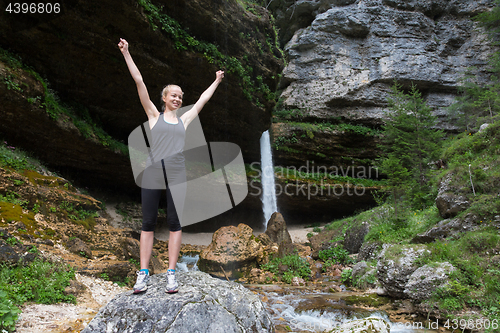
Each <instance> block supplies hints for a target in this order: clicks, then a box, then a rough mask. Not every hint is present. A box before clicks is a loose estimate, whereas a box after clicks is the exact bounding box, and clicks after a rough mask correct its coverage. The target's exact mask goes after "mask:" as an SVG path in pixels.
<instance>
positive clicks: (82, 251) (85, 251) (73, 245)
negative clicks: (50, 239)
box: [66, 237, 92, 259]
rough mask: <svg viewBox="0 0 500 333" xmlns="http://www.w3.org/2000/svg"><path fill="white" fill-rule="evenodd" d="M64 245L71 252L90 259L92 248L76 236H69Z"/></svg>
mask: <svg viewBox="0 0 500 333" xmlns="http://www.w3.org/2000/svg"><path fill="white" fill-rule="evenodd" d="M66 247H67V248H68V251H70V252H72V253H75V254H78V255H81V256H82V257H86V258H89V259H92V250H91V249H90V246H88V245H87V243H85V242H84V241H82V240H81V239H80V238H78V237H73V238H70V239H69V240H68V241H67V242H66Z"/></svg>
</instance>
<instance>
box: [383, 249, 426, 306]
mask: <svg viewBox="0 0 500 333" xmlns="http://www.w3.org/2000/svg"><path fill="white" fill-rule="evenodd" d="M428 253H430V251H429V250H428V249H427V248H426V247H425V246H424V245H388V246H385V247H384V249H383V250H382V252H381V253H380V255H379V257H378V258H379V259H378V262H377V277H378V280H379V282H380V283H381V285H382V288H384V290H385V291H386V292H387V294H388V295H389V296H391V297H396V298H406V297H408V295H407V294H406V293H405V292H404V291H405V289H406V284H407V283H408V280H409V278H410V276H411V274H413V272H415V271H416V270H417V268H418V267H417V266H416V264H415V261H416V260H417V259H418V258H419V257H421V256H422V255H424V254H428Z"/></svg>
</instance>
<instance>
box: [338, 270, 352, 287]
mask: <svg viewBox="0 0 500 333" xmlns="http://www.w3.org/2000/svg"><path fill="white" fill-rule="evenodd" d="M340 281H342V283H344V284H347V285H350V284H351V283H352V268H346V269H344V270H342V273H341V274H340Z"/></svg>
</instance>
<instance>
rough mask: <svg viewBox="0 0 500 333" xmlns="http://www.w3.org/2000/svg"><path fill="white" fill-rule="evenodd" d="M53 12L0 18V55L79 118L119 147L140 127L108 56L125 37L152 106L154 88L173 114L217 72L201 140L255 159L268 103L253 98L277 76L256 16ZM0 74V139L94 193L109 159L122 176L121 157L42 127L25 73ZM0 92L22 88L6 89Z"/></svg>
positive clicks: (253, 12) (118, 68)
mask: <svg viewBox="0 0 500 333" xmlns="http://www.w3.org/2000/svg"><path fill="white" fill-rule="evenodd" d="M60 3H61V10H60V12H59V13H58V14H39V13H34V14H30V13H27V14H22V13H21V14H14V13H10V14H9V13H6V12H2V14H1V15H2V18H1V20H0V47H1V48H3V49H4V50H7V51H8V52H10V54H14V55H17V56H20V57H21V58H22V62H23V63H24V64H26V65H28V66H30V67H31V68H32V69H33V70H34V71H35V72H37V73H39V74H40V76H41V77H43V78H44V79H45V80H46V82H48V83H49V88H50V89H52V90H53V91H55V92H56V94H57V95H58V96H59V98H60V99H61V102H63V103H64V104H67V105H69V106H70V107H71V108H73V109H74V111H75V112H76V113H77V114H79V116H80V117H81V118H82V119H85V120H87V121H90V122H93V123H96V124H99V125H100V126H101V127H102V128H103V129H104V130H105V131H106V132H107V133H109V134H110V135H111V136H113V137H114V138H116V139H118V140H119V141H122V142H124V143H126V142H127V137H128V135H129V133H130V132H131V131H132V130H133V129H134V128H136V127H137V126H138V125H140V124H141V123H143V122H144V121H145V120H146V116H145V114H144V112H143V110H142V107H141V105H140V102H139V98H138V96H137V91H136V88H135V84H134V82H133V80H132V78H131V77H130V74H129V73H128V70H127V67H126V65H125V62H124V61H123V57H122V55H121V53H120V51H119V49H118V47H117V43H118V41H119V38H126V39H127V40H128V42H129V43H130V52H131V54H132V56H133V58H134V60H135V62H136V64H137V65H138V67H139V69H140V70H141V73H142V75H143V78H144V81H145V83H146V85H147V87H148V89H149V93H150V96H151V99H152V100H153V102H154V103H157V106H159V101H160V96H159V95H160V91H161V89H162V88H163V86H164V85H166V84H169V83H175V84H178V85H180V86H181V87H182V88H183V90H184V92H185V98H184V105H189V104H192V103H194V102H196V100H197V99H198V97H199V96H200V94H201V93H202V92H203V91H204V90H205V89H206V88H207V87H208V86H209V85H210V84H211V83H212V81H213V80H214V79H215V72H216V71H217V70H218V69H221V67H223V68H224V69H225V70H226V78H225V79H224V82H223V84H221V85H220V86H219V88H218V90H217V92H216V93H215V95H214V96H213V98H212V100H211V101H210V102H209V103H208V104H207V105H206V107H205V109H204V110H203V112H202V113H201V115H200V118H201V123H202V125H203V128H204V131H205V135H206V138H207V141H231V142H234V143H236V144H238V145H239V146H240V147H241V148H242V150H243V156H244V158H245V159H247V160H248V161H253V160H258V159H259V138H260V135H261V133H262V132H263V131H265V130H266V129H267V128H269V126H270V116H271V109H272V107H273V104H274V102H273V101H272V99H270V98H269V97H268V96H266V89H265V88H266V87H269V89H270V90H274V89H275V88H276V85H277V74H278V73H279V72H280V71H281V69H282V60H281V59H280V53H279V52H278V51H277V49H276V47H275V46H274V45H275V41H274V37H275V33H274V30H273V28H272V25H271V22H270V17H269V15H268V14H267V13H266V12H265V10H264V9H263V8H260V7H249V8H244V7H243V6H242V5H240V4H239V2H237V1H235V0H232V1H225V0H224V1H206V0H197V1H189V2H185V1H153V2H149V1H135V0H126V1H118V0H106V1H97V0H94V1H61V2H60ZM151 5H155V6H156V7H153V6H151ZM165 14H168V16H169V17H168V18H167V17H166V16H165ZM172 19H173V20H172ZM174 20H175V21H174ZM176 22H178V23H176ZM186 36H187V37H186ZM249 68H252V69H253V70H252V71H250V70H249ZM1 69H2V76H3V78H4V82H5V85H3V84H2V95H3V96H5V100H8V101H9V103H4V101H2V107H1V108H0V116H1V118H2V121H1V122H0V131H1V134H2V138H3V139H4V140H7V141H9V143H11V144H14V145H16V146H20V147H23V148H24V149H25V150H28V151H32V152H34V153H35V155H38V156H39V157H40V158H41V159H42V160H44V162H45V163H47V164H48V165H50V166H53V167H57V168H69V169H71V170H72V171H73V173H75V174H76V173H80V172H81V173H82V174H83V175H85V176H84V177H86V178H88V179H89V177H90V178H92V177H94V180H97V181H98V182H99V181H102V180H104V181H108V180H109V177H110V175H109V172H107V171H106V168H112V167H113V166H112V165H109V160H112V161H113V163H114V165H115V166H116V168H115V172H116V173H121V174H122V177H121V176H119V178H118V179H120V180H124V179H126V178H128V177H129V176H130V175H131V173H129V171H127V170H126V169H127V168H129V165H128V162H127V158H126V157H125V158H123V157H122V156H114V155H116V154H117V153H115V152H113V151H110V150H109V149H106V147H96V146H95V145H90V144H88V142H86V141H88V139H86V138H84V137H83V136H82V134H81V133H79V132H78V130H76V129H75V128H69V127H72V126H65V125H64V124H62V123H63V122H62V121H60V120H61V119H56V120H51V119H50V117H49V116H48V115H47V114H46V113H45V112H44V110H41V108H40V106H42V107H43V105H42V104H43V102H44V101H43V93H44V91H43V90H44V89H43V88H41V85H40V84H39V83H37V82H36V80H35V79H34V78H33V77H31V78H29V77H30V75H29V74H28V73H27V72H25V71H21V70H19V69H16V68H11V67H10V66H9V64H6V63H2V66H1ZM8 83H13V84H15V85H18V86H19V87H21V88H23V87H24V89H21V90H17V89H10V88H11V86H9V85H8ZM37 87H38V88H37ZM38 96H40V97H39V98H38V100H37V99H36V98H37V97H38ZM2 99H3V100H4V98H2ZM27 100H29V101H31V103H29V104H28V103H27V102H26V101H27ZM33 101H36V102H40V103H38V105H34V103H33ZM35 104H36V103H35ZM33 107H34V108H33ZM34 114H36V118H35V120H36V126H23V124H27V123H33V120H34V119H33V118H32V117H33V115H34ZM50 150H56V152H55V153H50V152H49V151H50ZM91 156H96V157H91ZM90 158H92V162H89V159H90ZM120 161H121V162H120ZM120 163H122V164H123V163H124V165H125V167H123V168H121V167H120ZM91 175H92V176H91ZM116 179H117V178H115V180H116ZM89 180H90V179H89Z"/></svg>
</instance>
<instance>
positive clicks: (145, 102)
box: [118, 38, 159, 119]
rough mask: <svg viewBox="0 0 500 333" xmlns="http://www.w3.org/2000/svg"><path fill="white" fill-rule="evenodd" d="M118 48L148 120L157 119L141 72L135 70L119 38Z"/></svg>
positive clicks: (122, 40)
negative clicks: (135, 86)
mask: <svg viewBox="0 0 500 333" xmlns="http://www.w3.org/2000/svg"><path fill="white" fill-rule="evenodd" d="M118 47H119V48H120V51H121V52H122V54H123V58H124V59H125V62H126V63H127V67H128V70H129V71H130V75H132V78H133V79H134V82H135V84H136V85H137V92H138V93H139V99H140V100H141V104H142V107H143V108H144V111H145V112H146V115H147V116H148V119H151V118H156V117H158V115H159V112H158V109H156V106H155V105H154V104H153V102H151V99H150V98H149V93H148V89H147V88H146V85H145V84H144V81H143V80H142V75H141V72H139V68H137V66H136V65H135V63H134V60H132V56H131V55H130V53H129V51H128V43H127V41H126V40H125V39H122V38H120V43H118Z"/></svg>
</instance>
